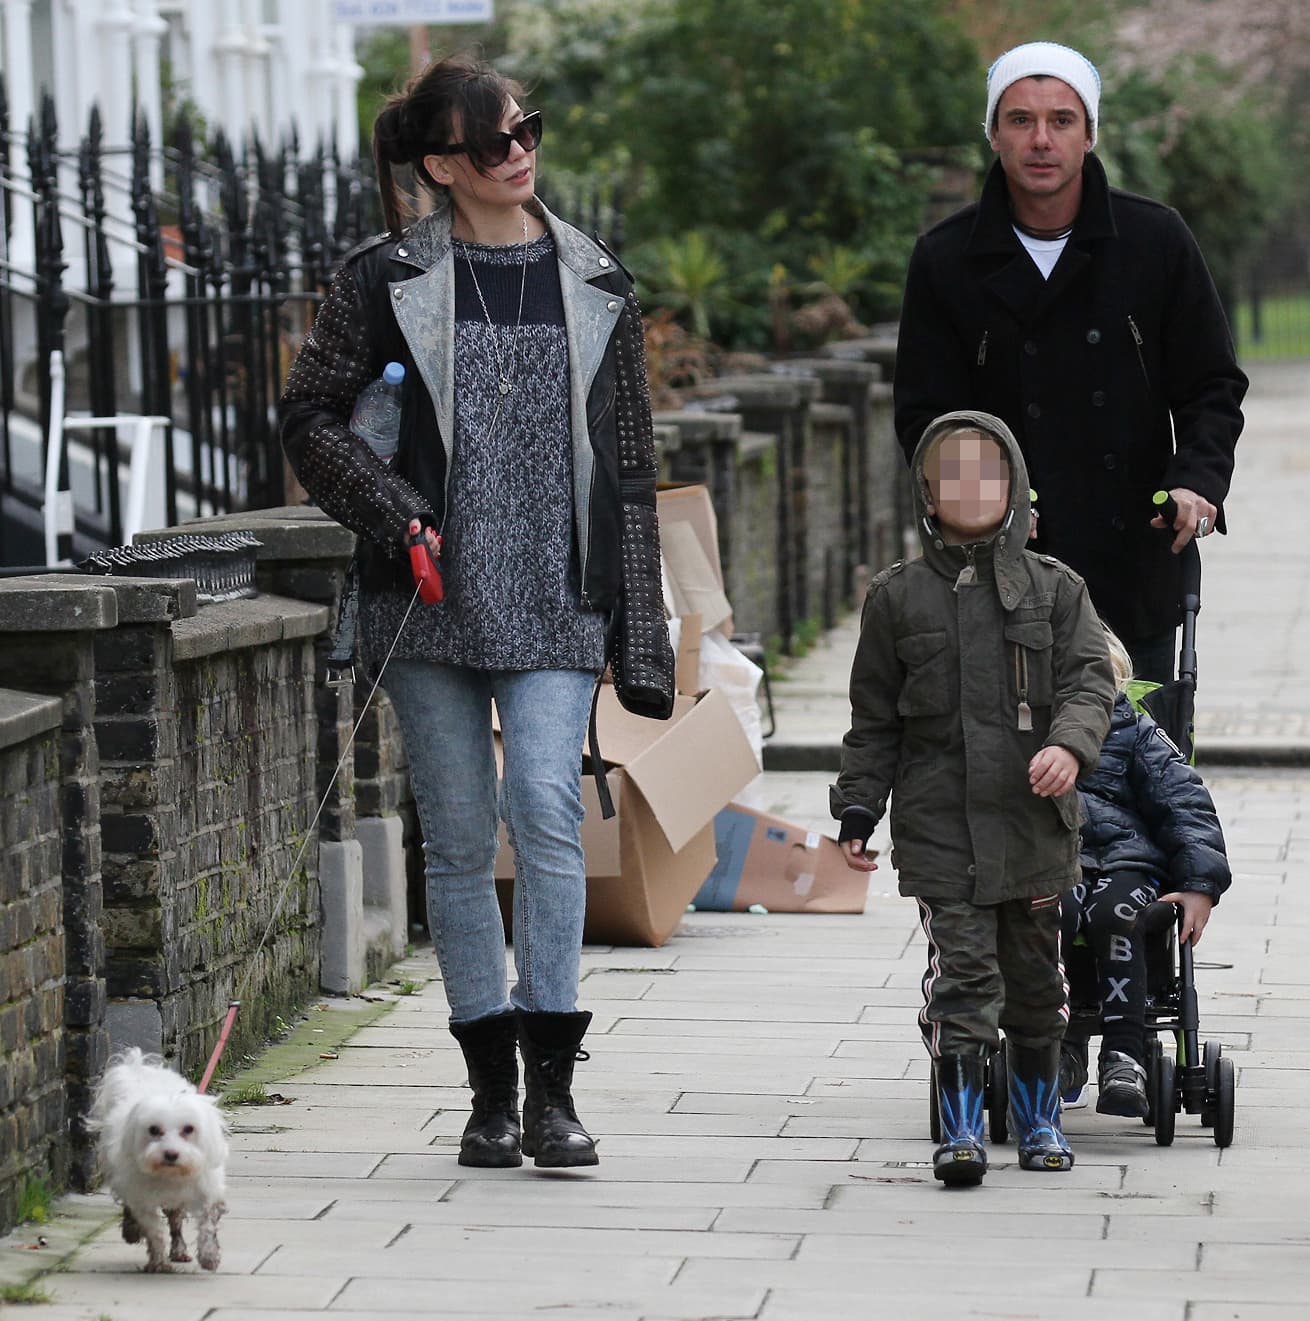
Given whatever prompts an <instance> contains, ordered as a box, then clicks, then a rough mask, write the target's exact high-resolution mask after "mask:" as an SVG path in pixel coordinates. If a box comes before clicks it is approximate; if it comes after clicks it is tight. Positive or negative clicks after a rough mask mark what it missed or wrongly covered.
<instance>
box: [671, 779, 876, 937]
mask: <svg viewBox="0 0 1310 1321" xmlns="http://www.w3.org/2000/svg"><path fill="white" fill-rule="evenodd" d="M714 836H715V849H716V853H717V861H716V863H715V866H714V870H713V871H712V872H711V873H710V876H709V878H708V879H707V880H706V882H705V884H704V885H703V886H701V888H700V890H699V891H698V892H697V894H696V898H695V900H694V902H695V904H696V907H697V908H701V909H705V910H706V911H712V912H738V913H740V912H744V911H745V910H746V909H748V908H750V907H751V905H752V904H761V905H763V906H764V907H765V908H767V909H768V910H769V912H771V913H862V912H864V902H865V899H866V898H867V896H868V892H869V877H868V873H866V872H856V871H852V870H851V869H850V868H849V867H848V866H847V865H846V860H845V858H844V857H843V856H842V851H841V849H840V848H839V847H838V844H837V841H836V840H834V839H829V838H828V837H827V836H826V835H820V834H819V833H818V832H817V831H813V830H806V829H804V828H803V827H801V826H798V825H796V824H794V823H793V822H790V821H785V820H783V819H782V818H781V817H777V816H768V815H767V814H765V813H764V812H755V811H752V810H751V809H750V808H746V807H741V806H739V805H738V804H736V803H733V804H732V805H731V806H730V807H725V808H723V809H722V810H721V811H720V812H718V813H717V814H716V815H715V818H714Z"/></svg>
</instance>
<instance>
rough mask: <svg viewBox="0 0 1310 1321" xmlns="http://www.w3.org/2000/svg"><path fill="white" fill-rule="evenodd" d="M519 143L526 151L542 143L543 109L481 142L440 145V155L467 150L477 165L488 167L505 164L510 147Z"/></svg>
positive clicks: (450, 154)
mask: <svg viewBox="0 0 1310 1321" xmlns="http://www.w3.org/2000/svg"><path fill="white" fill-rule="evenodd" d="M516 142H517V143H518V144H519V146H520V147H522V148H523V150H524V151H536V150H537V148H538V147H539V146H540V145H541V111H540V110H534V111H533V112H532V113H531V114H530V115H524V116H523V118H522V119H520V120H519V122H518V123H517V124H515V125H514V127H513V128H512V129H511V130H510V131H509V132H508V133H488V134H487V136H486V138H484V139H483V141H481V142H453V143H451V145H450V146H449V147H438V148H437V149H436V154H437V155H438V156H458V155H459V154H460V153H461V152H466V153H467V154H468V156H469V157H470V158H471V159H472V161H473V163H474V164H475V165H482V166H486V167H490V166H494V165H504V163H505V162H506V161H507V160H508V159H509V149H510V147H511V146H512V145H513V144H514V143H516Z"/></svg>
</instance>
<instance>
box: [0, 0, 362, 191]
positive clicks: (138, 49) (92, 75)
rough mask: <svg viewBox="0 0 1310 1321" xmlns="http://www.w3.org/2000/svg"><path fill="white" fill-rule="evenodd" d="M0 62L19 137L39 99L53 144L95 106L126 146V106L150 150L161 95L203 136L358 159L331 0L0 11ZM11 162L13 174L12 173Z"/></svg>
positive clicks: (73, 131)
mask: <svg viewBox="0 0 1310 1321" xmlns="http://www.w3.org/2000/svg"><path fill="white" fill-rule="evenodd" d="M0 7H2V10H3V14H2V17H3V22H2V23H0V56H2V67H3V71H4V77H5V86H6V90H7V94H8V101H9V125H10V131H11V133H17V134H22V133H24V132H25V130H26V127H27V123H28V119H29V117H30V116H32V115H33V114H34V113H35V112H36V111H37V110H38V109H39V106H40V101H41V95H42V91H43V90H45V89H48V90H49V91H50V92H51V93H52V94H53V96H54V98H55V106H56V110H57V112H58V119H59V125H60V137H61V139H62V141H63V143H64V144H68V143H70V142H73V141H76V139H77V138H78V137H80V136H81V134H82V133H84V132H85V131H86V123H87V117H88V115H89V113H90V110H91V107H92V105H99V107H100V113H101V118H102V121H103V124H104V133H105V143H106V146H107V147H109V148H114V147H121V146H124V145H126V144H127V142H128V140H129V135H130V130H131V116H132V99H133V93H134V89H135V95H136V97H137V99H138V101H139V104H140V107H141V110H142V111H143V112H144V113H145V115H146V119H147V121H148V123H149V124H150V129H151V141H152V143H153V144H154V145H156V146H157V145H158V144H159V142H160V140H161V130H162V127H163V125H162V114H163V106H164V102H165V89H166V87H168V88H171V90H172V94H173V97H174V99H175V101H179V102H180V101H183V100H185V101H189V102H191V103H192V104H193V105H194V106H195V108H196V110H197V111H198V112H199V114H200V115H201V117H202V118H203V119H204V121H205V123H206V125H207V126H208V127H209V128H210V129H211V130H212V129H216V128H221V129H223V131H224V133H225V134H226V135H227V136H228V138H229V139H230V140H232V141H234V142H240V141H241V140H242V139H243V138H244V137H245V135H246V133H247V131H248V130H249V129H250V128H252V127H253V128H255V129H256V130H257V131H258V133H259V136H260V138H261V140H262V141H263V142H265V143H267V144H269V145H270V146H274V147H275V146H276V145H277V144H278V143H279V142H280V141H281V139H282V138H283V137H284V136H285V135H286V134H288V133H289V131H290V129H291V126H292V124H293V122H294V124H295V125H296V127H297V129H298V131H299V133H300V140H301V142H302V143H307V144H310V145H312V144H314V143H316V142H317V141H318V140H319V138H320V137H322V138H323V139H325V140H329V141H330V140H331V139H332V138H333V136H334V135H335V139H336V142H337V145H338V148H339V149H340V151H341V152H342V154H343V155H344V156H350V155H352V154H353V153H354V152H355V150H356V149H357V147H358V139H359V129H358V120H357V117H356V109H355V91H356V87H357V85H358V82H359V78H360V75H361V73H362V70H361V69H360V67H359V65H358V64H357V63H356V61H355V56H354V45H355V29H354V28H353V27H351V26H350V25H348V24H345V23H341V22H338V21H337V17H336V15H337V5H336V3H335V0H0ZM19 155H20V153H18V152H13V156H14V165H15V166H16V167H18V168H20V169H21V168H23V167H24V166H25V162H23V161H20V159H19Z"/></svg>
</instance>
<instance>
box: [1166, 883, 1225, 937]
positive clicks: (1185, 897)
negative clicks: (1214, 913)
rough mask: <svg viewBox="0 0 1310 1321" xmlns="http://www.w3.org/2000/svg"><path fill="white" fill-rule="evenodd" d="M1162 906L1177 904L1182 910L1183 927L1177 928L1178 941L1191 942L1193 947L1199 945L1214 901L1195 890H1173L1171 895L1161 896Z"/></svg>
mask: <svg viewBox="0 0 1310 1321" xmlns="http://www.w3.org/2000/svg"><path fill="white" fill-rule="evenodd" d="M1160 902H1161V903H1162V904H1179V905H1181V907H1182V910H1183V925H1182V926H1181V927H1180V928H1179V931H1178V939H1179V940H1181V941H1182V942H1183V943H1184V944H1186V943H1187V941H1188V940H1191V942H1192V944H1193V945H1199V944H1200V943H1201V932H1202V931H1204V930H1205V924H1206V923H1207V922H1208V921H1209V920H1210V910H1211V909H1212V908H1213V907H1214V900H1213V899H1211V898H1210V896H1209V895H1208V894H1200V893H1198V892H1197V891H1196V890H1175V891H1174V893H1173V894H1162V895H1161V896H1160Z"/></svg>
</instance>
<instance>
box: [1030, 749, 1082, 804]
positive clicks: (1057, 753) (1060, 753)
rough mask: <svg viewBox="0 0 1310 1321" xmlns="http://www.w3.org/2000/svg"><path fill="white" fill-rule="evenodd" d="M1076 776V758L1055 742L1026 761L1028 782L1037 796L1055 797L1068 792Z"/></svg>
mask: <svg viewBox="0 0 1310 1321" xmlns="http://www.w3.org/2000/svg"><path fill="white" fill-rule="evenodd" d="M1077 778H1078V758H1077V757H1075V756H1074V755H1073V753H1072V752H1070V751H1069V749H1068V748H1062V747H1059V746H1057V745H1056V744H1050V745H1048V746H1047V747H1044V748H1042V749H1041V751H1040V752H1038V754H1037V755H1036V756H1035V757H1034V758H1033V759H1032V761H1030V762H1029V763H1028V783H1029V784H1031V785H1032V787H1033V793H1035V794H1036V795H1037V796H1038V797H1039V798H1056V797H1058V796H1059V795H1060V794H1063V793H1068V792H1069V790H1070V789H1072V788H1073V786H1074V781H1075V780H1076V779H1077Z"/></svg>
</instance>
